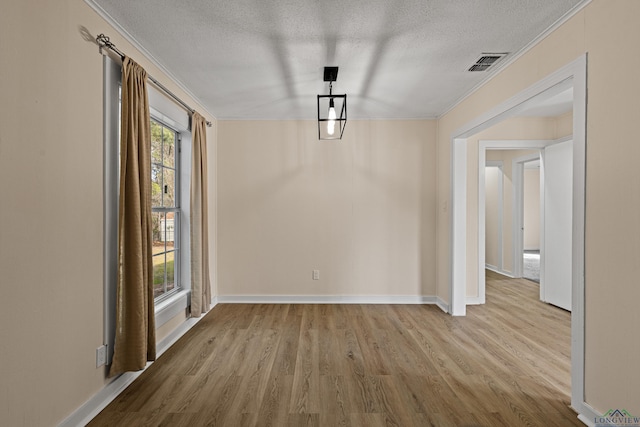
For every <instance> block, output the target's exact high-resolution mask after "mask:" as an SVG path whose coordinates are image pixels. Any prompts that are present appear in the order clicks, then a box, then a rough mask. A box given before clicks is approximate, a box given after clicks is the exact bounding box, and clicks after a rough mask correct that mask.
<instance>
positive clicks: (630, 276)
mask: <svg viewBox="0 0 640 427" xmlns="http://www.w3.org/2000/svg"><path fill="white" fill-rule="evenodd" d="M637 16H640V2H636V1H630V0H608V1H604V0H594V1H593V2H592V3H590V4H589V5H588V6H587V7H586V8H585V9H583V10H582V11H580V12H579V13H578V14H576V15H575V16H574V17H573V18H572V19H570V20H569V21H568V22H566V23H565V24H563V25H562V26H561V27H560V28H558V29H557V30H555V31H554V32H553V33H552V34H550V35H549V36H548V37H547V38H545V39H544V40H543V41H541V42H540V43H539V44H538V45H536V46H535V47H533V48H532V49H531V50H530V51H528V52H527V53H526V54H525V55H523V56H522V57H521V58H519V59H518V60H517V61H516V62H514V63H513V64H512V65H510V66H509V67H507V68H506V69H504V70H503V71H502V72H500V73H499V75H497V76H496V77H495V78H494V79H492V80H491V81H490V82H489V83H487V84H486V85H484V86H483V87H481V88H480V89H479V90H478V91H476V92H475V93H474V94H473V95H472V96H470V97H469V98H467V99H466V100H465V101H464V102H462V103H461V104H460V105H458V106H456V108H454V109H453V110H452V111H450V112H449V113H447V114H445V115H444V116H443V117H442V118H441V119H440V120H439V121H438V179H437V183H438V218H437V224H438V227H437V230H438V239H437V245H438V264H437V265H438V273H437V284H438V295H440V296H441V297H442V298H443V299H445V300H447V301H448V300H449V274H450V269H449V266H450V246H449V232H450V220H449V219H450V212H449V205H450V200H449V199H450V152H451V148H450V144H451V140H450V139H451V137H452V134H453V132H454V131H455V130H456V129H459V128H461V127H462V126H464V125H465V124H466V123H468V122H470V121H471V120H472V119H474V118H475V117H478V116H479V115H480V114H482V113H484V112H486V111H487V110H489V109H490V108H492V107H494V106H496V105H498V104H499V103H500V102H502V101H505V100H507V99H509V98H510V97H512V96H514V95H515V94H517V93H518V92H520V91H522V90H524V89H526V88H527V87H529V86H531V85H532V84H533V83H535V82H536V81H538V80H540V79H542V78H543V77H545V76H547V75H548V74H550V73H551V72H553V71H555V70H557V69H559V68H560V67H562V66H563V65H565V64H567V63H569V62H571V61H573V60H574V59H576V58H577V57H578V56H580V55H582V54H584V53H585V52H588V93H589V99H588V105H587V145H586V146H587V153H586V154H587V167H586V170H587V177H586V188H587V194H586V230H585V231H586V236H585V238H586V259H585V265H586V267H585V268H586V271H585V289H586V290H585V292H586V296H585V298H586V307H585V312H586V319H585V328H586V329H585V343H586V356H585V359H586V360H585V388H586V390H585V394H586V396H585V399H586V402H587V403H588V404H589V405H591V406H592V407H593V408H595V409H596V410H597V411H600V412H605V411H607V410H608V409H610V408H626V409H627V410H628V411H629V412H631V413H632V414H637V413H640V401H638V399H637V391H638V390H640V365H639V364H638V363H637V361H638V360H640V340H637V339H635V338H633V337H635V336H636V334H635V332H634V331H635V330H636V329H637V327H638V325H640V311H639V310H638V309H637V302H638V301H640V287H639V286H636V283H637V278H638V277H640V263H638V262H637V260H638V259H639V258H640V245H638V236H640V222H638V221H637V212H638V209H639V208H640V199H638V197H636V196H635V195H634V194H635V193H633V192H630V191H629V190H630V188H635V187H630V186H633V185H634V184H633V183H637V182H640V170H639V169H638V168H636V167H635V162H636V159H637V158H638V156H639V155H640V144H637V142H636V141H635V139H634V138H633V137H632V135H634V134H635V129H636V124H637V121H638V117H640V103H638V102H637V100H638V99H639V98H640V80H638V79H637V76H636V74H637V72H636V70H638V69H639V67H640V55H636V54H633V52H635V51H636V50H637V42H638V40H640V26H638V25H637V23H636V17H637ZM471 151H472V152H473V150H471ZM476 172H477V171H474V170H472V169H471V168H470V169H469V171H468V174H469V175H471V176H473V174H474V173H476ZM622 206H623V207H624V208H623V209H620V207H622ZM469 214H470V215H472V214H473V213H472V212H471V209H469ZM476 222H477V220H476ZM476 246H477V245H476ZM467 259H468V261H469V265H468V269H474V268H477V265H476V264H477V258H476V261H475V264H474V259H473V258H472V257H469V258H467ZM609 343H624V344H623V347H624V348H623V349H622V348H620V347H618V346H617V345H616V346H615V347H612V346H611V345H610V344H609Z"/></svg>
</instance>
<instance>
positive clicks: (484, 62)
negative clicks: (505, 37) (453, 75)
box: [469, 53, 507, 71]
mask: <svg viewBox="0 0 640 427" xmlns="http://www.w3.org/2000/svg"><path fill="white" fill-rule="evenodd" d="M506 55H507V54H506V53H483V54H482V56H480V58H478V59H477V60H476V63H475V64H473V65H472V66H471V67H470V68H469V71H486V70H488V69H489V67H491V66H492V65H493V64H495V63H496V62H498V61H499V60H500V59H502V58H503V57H505V56H506Z"/></svg>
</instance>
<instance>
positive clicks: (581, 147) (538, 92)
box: [449, 53, 590, 414]
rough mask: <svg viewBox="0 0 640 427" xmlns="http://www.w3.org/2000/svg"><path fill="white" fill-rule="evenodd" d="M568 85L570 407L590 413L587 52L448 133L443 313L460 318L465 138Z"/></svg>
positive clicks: (463, 295) (464, 237)
mask: <svg viewBox="0 0 640 427" xmlns="http://www.w3.org/2000/svg"><path fill="white" fill-rule="evenodd" d="M568 87H573V141H574V157H573V189H574V191H573V244H572V249H573V253H572V284H571V285H572V302H571V306H572V311H571V343H572V345H571V384H572V386H571V405H572V407H573V408H574V409H575V410H576V411H578V413H580V414H584V413H590V411H589V407H588V405H587V404H586V403H585V399H584V365H585V360H584V353H585V348H584V341H585V339H584V253H585V246H584V242H585V181H586V178H585V171H586V103H587V54H586V53H585V54H583V55H581V56H579V57H578V58H577V59H575V60H574V61H572V62H570V63H569V64H567V65H565V66H564V67H562V68H560V69H559V70H557V71H555V72H554V73H551V74H550V75H549V76H547V77H545V78H544V79H542V80H540V81H538V82H537V83H535V84H533V85H532V86H530V87H529V88H527V89H525V90H523V91H521V92H519V93H517V94H516V95H514V96H513V97H511V98H510V99H508V100H507V101H505V102H503V103H501V104H499V105H497V106H496V107H493V108H492V109H490V110H488V111H487V112H485V113H484V114H481V115H480V116H478V117H476V118H475V119H473V120H471V121H470V122H468V123H466V124H465V125H464V126H462V127H461V128H459V129H458V130H456V131H454V132H453V133H452V134H451V138H450V147H451V175H450V178H451V194H450V200H451V218H450V220H451V229H450V232H451V240H450V241H451V244H450V278H449V290H450V295H449V297H450V299H449V312H450V314H452V315H454V316H464V315H465V314H466V270H467V260H466V249H467V229H466V221H467V200H466V199H467V188H466V187H467V185H466V178H467V138H468V137H470V136H472V135H475V134H477V133H478V132H480V131H482V130H484V129H487V128H489V127H491V126H493V125H495V124H497V123H499V122H501V121H502V120H504V119H506V118H508V117H512V116H514V115H516V114H517V113H518V112H519V111H522V110H523V109H524V108H525V107H526V106H527V104H529V103H533V102H535V101H538V100H540V99H546V98H548V97H550V96H553V95H555V94H557V93H560V92H562V91H563V90H565V89H566V88H568Z"/></svg>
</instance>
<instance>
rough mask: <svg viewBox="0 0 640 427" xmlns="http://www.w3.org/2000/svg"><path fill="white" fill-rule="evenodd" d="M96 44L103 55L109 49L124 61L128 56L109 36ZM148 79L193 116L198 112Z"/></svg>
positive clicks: (155, 81) (209, 123)
mask: <svg viewBox="0 0 640 427" xmlns="http://www.w3.org/2000/svg"><path fill="white" fill-rule="evenodd" d="M96 43H98V46H99V48H100V53H101V54H102V53H103V52H102V49H109V50H110V51H112V52H113V53H115V54H116V55H118V56H119V57H120V59H122V60H124V58H125V56H126V55H125V54H124V53H123V52H122V51H120V50H119V49H118V48H117V47H116V45H115V44H113V43H112V42H111V40H109V37H108V36H105V35H104V34H99V35H98V37H96ZM147 78H148V79H149V80H151V82H152V83H153V84H154V86H156V87H158V88H159V89H161V90H162V91H163V92H164V93H166V94H167V95H169V96H170V97H171V98H173V99H174V100H175V101H176V102H177V103H178V104H180V105H182V106H183V107H184V108H185V109H186V110H187V111H189V112H190V113H191V114H193V113H195V112H196V110H194V109H193V108H191V107H189V105H187V104H186V103H185V102H184V101H183V100H182V99H180V98H178V96H177V95H176V94H174V93H173V92H171V91H170V90H169V89H167V88H166V87H165V86H164V85H163V84H162V83H160V82H159V81H158V80H156V79H154V78H153V77H152V76H151V75H150V74H147ZM211 126H212V124H211V122H209V121H207V127H211Z"/></svg>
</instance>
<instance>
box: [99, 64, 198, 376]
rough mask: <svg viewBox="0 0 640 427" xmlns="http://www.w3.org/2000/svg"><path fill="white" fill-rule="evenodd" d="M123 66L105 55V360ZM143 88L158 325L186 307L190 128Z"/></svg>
mask: <svg viewBox="0 0 640 427" xmlns="http://www.w3.org/2000/svg"><path fill="white" fill-rule="evenodd" d="M121 68H122V65H121V64H120V63H119V61H112V60H111V59H110V58H109V56H108V55H105V56H104V58H103V72H104V88H103V89H104V124H105V126H104V135H103V136H104V203H103V206H104V269H103V274H104V277H103V281H104V295H105V297H104V313H105V320H104V331H103V334H104V344H105V345H106V346H107V364H110V363H111V357H112V354H113V342H114V336H115V328H116V326H115V319H116V317H115V312H116V288H117V271H118V256H117V255H118V199H119V197H118V192H119V187H120V185H119V176H120V172H119V170H120V167H119V159H120V155H119V146H120V144H119V141H120V130H119V126H120V84H121ZM147 89H148V90H149V107H150V113H151V117H152V120H151V133H152V141H151V145H152V153H151V159H152V160H151V161H152V176H151V180H152V194H151V197H152V215H153V222H152V227H153V236H152V240H153V272H154V282H153V283H154V295H155V297H156V298H155V315H156V328H158V327H160V326H162V325H163V324H165V323H166V322H168V321H169V320H171V319H172V318H174V317H175V316H176V315H179V314H181V313H184V312H185V310H186V309H187V307H188V303H189V287H190V285H191V271H190V268H189V266H190V262H191V260H190V253H189V249H188V248H189V179H190V174H191V131H190V127H189V114H188V112H187V111H185V110H184V108H182V107H181V106H179V105H178V104H176V103H175V102H174V101H173V100H171V99H169V98H168V97H167V96H165V95H163V94H162V93H161V92H159V91H158V90H156V89H155V88H154V87H153V85H148V86H147ZM181 195H182V197H180V196H181ZM181 248H182V249H184V248H186V250H181ZM181 266H184V267H185V268H180V267H181Z"/></svg>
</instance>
